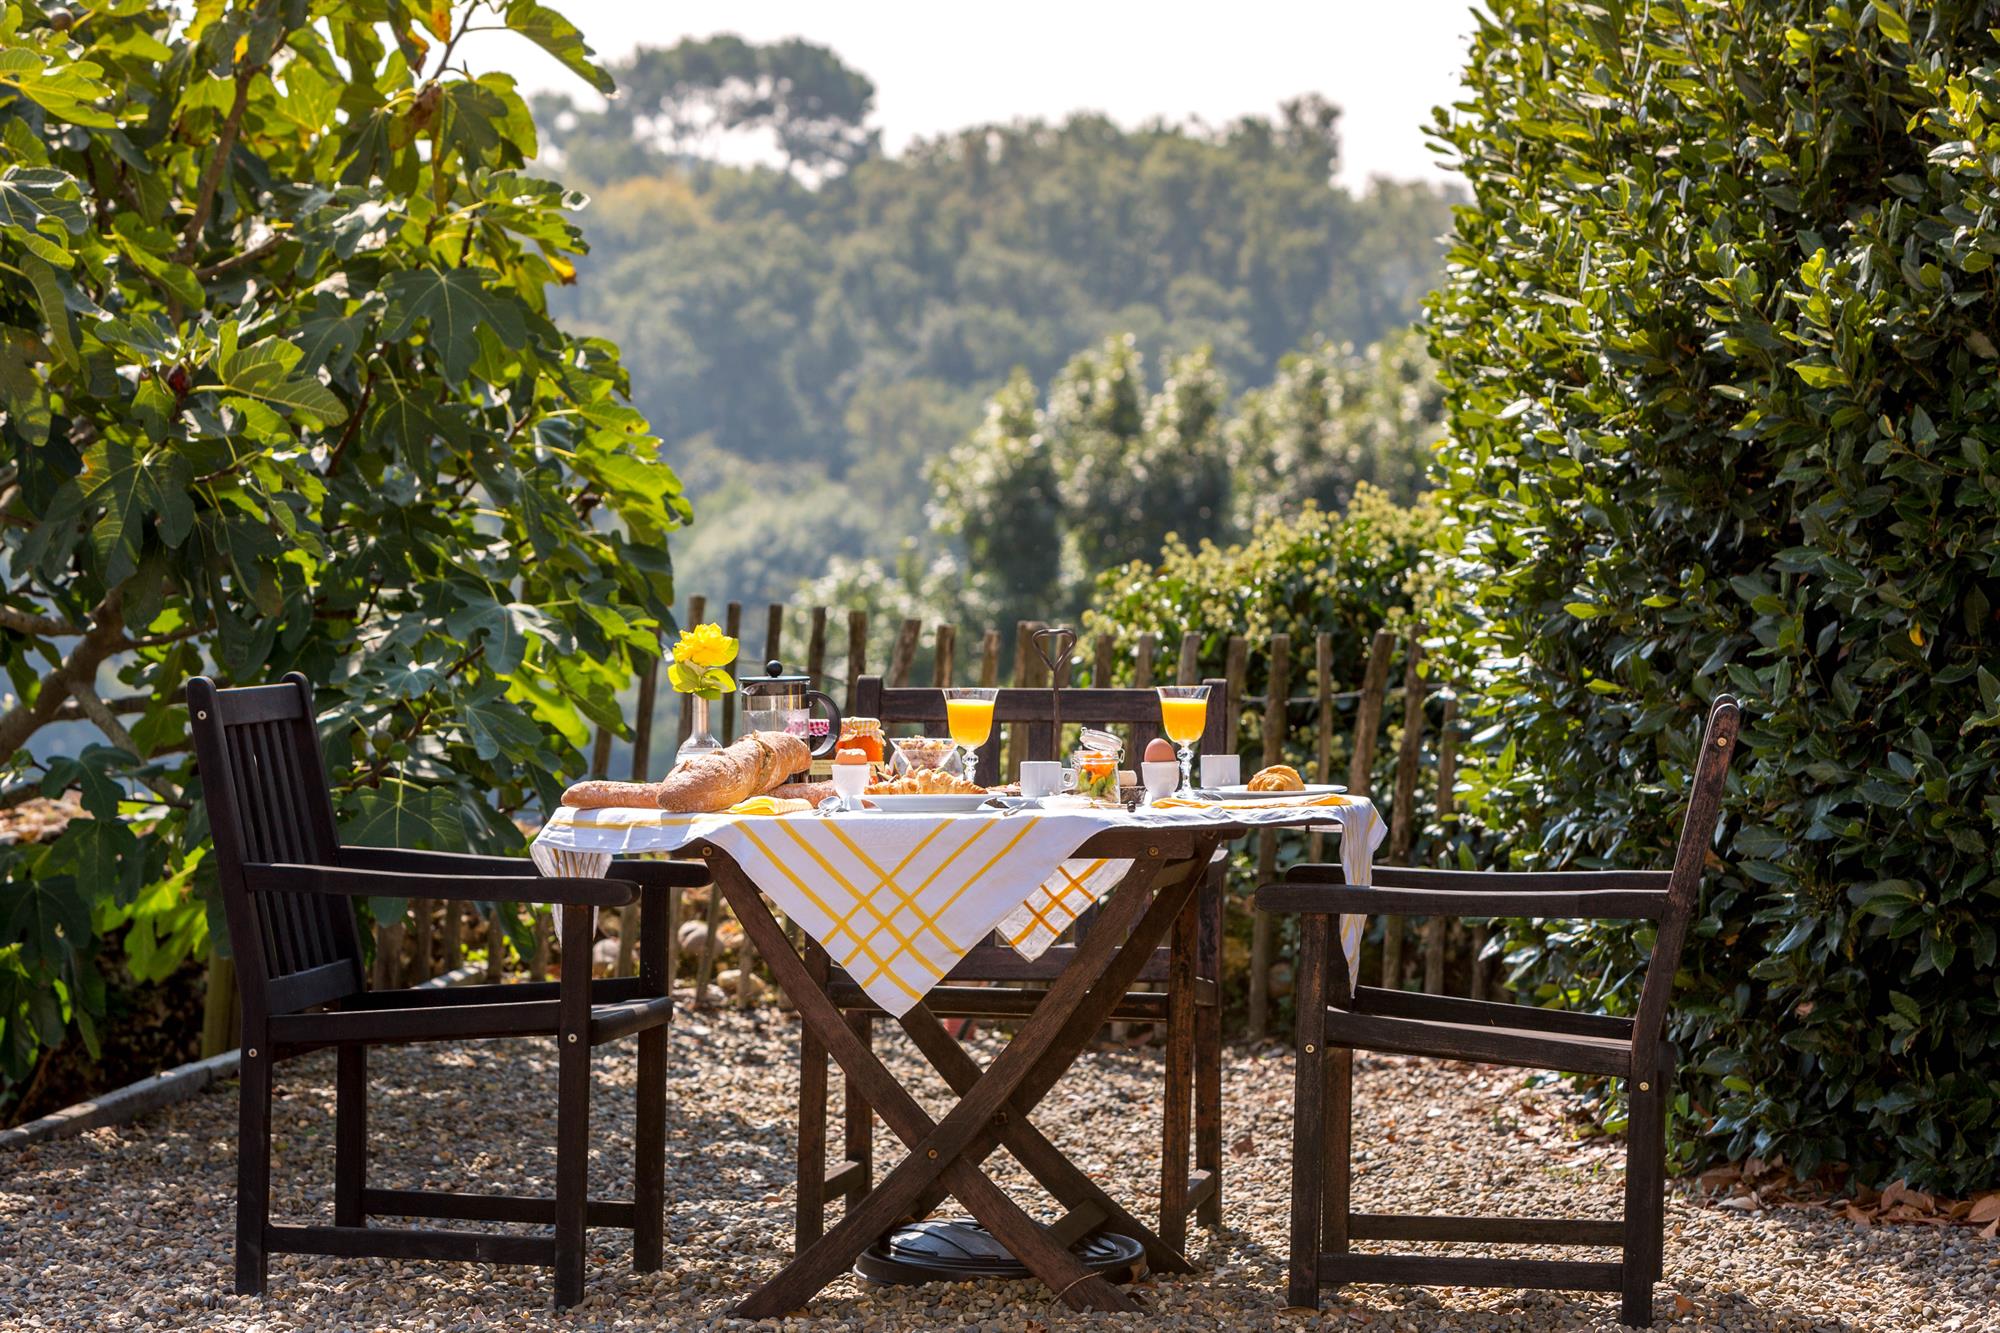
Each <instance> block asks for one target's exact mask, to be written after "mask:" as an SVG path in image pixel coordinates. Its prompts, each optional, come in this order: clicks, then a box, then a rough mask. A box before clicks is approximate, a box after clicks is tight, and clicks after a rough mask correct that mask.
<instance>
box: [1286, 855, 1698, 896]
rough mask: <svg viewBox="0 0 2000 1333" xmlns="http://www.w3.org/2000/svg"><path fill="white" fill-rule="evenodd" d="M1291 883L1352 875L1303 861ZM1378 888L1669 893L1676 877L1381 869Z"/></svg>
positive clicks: (1290, 872) (1291, 873) (1291, 870)
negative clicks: (1668, 888)
mask: <svg viewBox="0 0 2000 1333" xmlns="http://www.w3.org/2000/svg"><path fill="white" fill-rule="evenodd" d="M1284 877H1285V880H1286V882H1287V883H1293V882H1297V881H1304V882H1307V883H1311V884H1344V883H1346V881H1347V875H1346V874H1345V873H1344V872H1343V871H1342V870H1341V868H1340V867H1339V866H1338V865H1335V864H1332V863H1330V862H1323V861H1321V862H1313V861H1301V862H1299V863H1298V864H1297V865H1294V866H1290V867H1287V868H1286V870H1285V876H1284ZM1373 879H1374V887H1376V888H1381V889H1458V890H1461V891H1463V892H1466V893H1524V892H1529V891H1537V890H1542V889H1552V890H1554V891H1555V892H1557V893H1570V892H1574V891H1576V890H1579V889H1659V890H1661V891H1665V889H1666V888H1667V887H1668V885H1670V884H1671V883H1672V882H1673V876H1672V875H1671V874H1670V873H1669V872H1667V871H1665V870H1432V869H1427V868H1425V867H1422V866H1376V867H1375V870H1374V875H1373Z"/></svg>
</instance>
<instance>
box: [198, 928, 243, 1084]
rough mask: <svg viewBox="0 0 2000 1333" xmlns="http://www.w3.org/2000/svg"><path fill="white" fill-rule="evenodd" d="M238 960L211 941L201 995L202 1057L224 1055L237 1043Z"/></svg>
mask: <svg viewBox="0 0 2000 1333" xmlns="http://www.w3.org/2000/svg"><path fill="white" fill-rule="evenodd" d="M235 1028H236V960H235V959H234V958H226V957H224V956H223V955H222V954H221V953H219V952H218V951H217V950H216V948H215V945H214V942H213V941H211V942H210V944H209V951H208V979H207V982H206V984H205V985H204V986H203V987H202V996H201V1057H202V1059H204V1060H206V1059H207V1058H208V1057H209V1056H211V1055H221V1054H222V1053H223V1052H224V1051H226V1050H228V1049H229V1048H230V1047H231V1046H233V1045H235V1044H236V1043H235V1040H234V1038H235Z"/></svg>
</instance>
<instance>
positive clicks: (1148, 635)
mask: <svg viewBox="0 0 2000 1333" xmlns="http://www.w3.org/2000/svg"><path fill="white" fill-rule="evenodd" d="M1159 648H1160V640H1159V636H1158V635H1156V634H1154V633H1153V631H1151V630H1147V631H1145V632H1144V633H1143V634H1141V635H1140V636H1139V646H1138V648H1137V649H1135V650H1134V651H1133V654H1132V688H1134V689H1138V690H1150V689H1152V688H1153V658H1154V656H1155V655H1156V654H1157V653H1158V652H1159Z"/></svg>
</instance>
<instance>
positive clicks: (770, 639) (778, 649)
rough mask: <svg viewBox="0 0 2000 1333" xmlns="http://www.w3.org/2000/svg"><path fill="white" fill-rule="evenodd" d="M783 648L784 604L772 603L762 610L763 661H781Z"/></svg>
mask: <svg viewBox="0 0 2000 1333" xmlns="http://www.w3.org/2000/svg"><path fill="white" fill-rule="evenodd" d="M784 647H785V604H784V603H783V602H772V603H771V604H770V605H769V606H768V607H766V608H765V609H764V660H765V661H766V662H768V661H770V660H771V659H772V658H774V657H775V658H778V659H780V660H783V658H784Z"/></svg>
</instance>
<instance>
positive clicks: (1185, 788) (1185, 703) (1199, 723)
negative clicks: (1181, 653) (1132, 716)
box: [1159, 685, 1208, 797]
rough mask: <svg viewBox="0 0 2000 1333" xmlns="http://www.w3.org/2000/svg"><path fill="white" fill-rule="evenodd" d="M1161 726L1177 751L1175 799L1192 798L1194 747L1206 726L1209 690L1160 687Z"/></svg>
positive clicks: (1179, 686) (1187, 686)
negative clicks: (1178, 775) (1178, 778)
mask: <svg viewBox="0 0 2000 1333" xmlns="http://www.w3.org/2000/svg"><path fill="white" fill-rule="evenodd" d="M1159 690H1160V726H1161V729H1162V730H1164V731H1165V732H1166V733H1167V739H1168V740H1170V741H1172V742H1173V743H1174V745H1175V746H1176V747H1178V748H1179V750H1180V760H1181V789H1180V791H1178V792H1177V793H1175V794H1176V795H1178V796H1183V797H1186V796H1192V795H1194V776H1193V766H1194V743H1195V742H1196V741H1198V740H1200V739H1201V733H1202V728H1204V727H1206V726H1207V725H1208V686H1206V685H1162V686H1160V687H1159Z"/></svg>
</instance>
